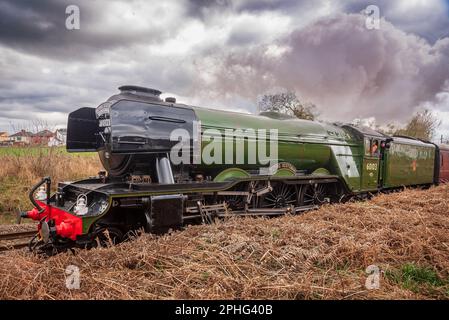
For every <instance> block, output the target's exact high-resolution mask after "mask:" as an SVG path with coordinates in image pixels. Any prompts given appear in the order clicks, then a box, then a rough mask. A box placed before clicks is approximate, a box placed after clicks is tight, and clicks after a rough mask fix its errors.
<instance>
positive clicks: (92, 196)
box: [22, 86, 440, 253]
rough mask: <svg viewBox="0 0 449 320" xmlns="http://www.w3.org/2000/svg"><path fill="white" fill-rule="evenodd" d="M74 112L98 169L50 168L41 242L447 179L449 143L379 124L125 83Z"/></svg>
mask: <svg viewBox="0 0 449 320" xmlns="http://www.w3.org/2000/svg"><path fill="white" fill-rule="evenodd" d="M119 89H120V93H119V94H117V95H114V96H112V97H110V98H109V99H108V100H107V101H106V102H104V103H102V104H100V106H99V107H97V108H81V109H79V110H77V111H74V112H73V113H71V114H70V115H69V119H68V137H67V149H68V151H69V152H98V154H99V157H100V159H101V162H102V164H103V166H104V168H105V171H104V172H100V173H99V174H98V176H96V177H91V178H88V179H85V180H81V181H76V182H60V183H59V184H58V187H57V191H56V192H55V193H54V194H51V193H50V191H51V190H52V188H51V185H52V181H51V179H50V178H44V179H43V180H42V181H41V182H40V183H39V184H37V185H36V186H35V187H34V188H33V190H31V193H30V200H31V202H32V203H33V205H34V209H33V210H31V211H28V212H25V213H23V214H22V216H23V217H27V218H31V219H34V220H37V221H39V237H38V239H37V240H35V241H34V242H33V243H32V246H33V247H35V248H40V249H41V250H45V251H46V252H50V253H52V252H56V251H59V250H64V249H66V248H72V247H83V248H85V247H87V248H88V247H92V246H96V245H98V244H105V243H107V242H111V241H112V242H114V243H118V242H121V241H123V240H124V239H126V238H127V237H129V235H130V234H133V233H135V232H137V231H138V230H145V231H146V232H151V233H164V232H167V231H169V230H175V229H180V228H182V227H183V226H184V225H186V224H193V223H210V222H213V221H214V219H216V218H220V217H225V216H229V215H251V216H274V215H281V214H298V213H300V212H303V211H306V210H310V209H313V208H316V207H317V206H319V205H321V204H323V203H330V202H336V201H342V200H344V199H347V198H350V197H355V196H358V197H363V196H366V195H368V194H371V193H373V192H378V191H381V190H391V189H396V188H401V187H403V186H409V185H410V186H412V185H413V186H430V185H432V184H435V183H438V179H439V167H440V164H439V160H438V159H440V157H439V147H438V146H436V145H434V144H432V143H429V142H425V141H420V140H416V139H412V138H406V137H390V136H387V135H384V134H382V133H379V132H376V131H374V130H371V129H369V128H358V127H354V126H351V125H330V124H324V123H320V122H314V121H306V120H299V119H296V118H291V117H288V116H285V115H280V114H277V113H272V112H265V113H262V114H260V115H251V114H244V113H236V112H227V111H222V110H215V109H206V108H199V107H193V106H188V105H184V104H180V103H177V102H176V99H174V98H167V99H165V101H163V100H162V99H161V98H160V95H161V92H160V91H158V90H155V89H149V88H143V87H137V86H123V87H120V88H119Z"/></svg>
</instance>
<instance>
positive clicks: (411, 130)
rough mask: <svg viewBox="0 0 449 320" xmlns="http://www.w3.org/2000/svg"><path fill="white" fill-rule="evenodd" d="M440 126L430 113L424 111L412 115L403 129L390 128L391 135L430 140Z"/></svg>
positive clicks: (439, 122) (426, 110) (439, 121)
mask: <svg viewBox="0 0 449 320" xmlns="http://www.w3.org/2000/svg"><path fill="white" fill-rule="evenodd" d="M440 125H441V120H439V119H438V118H437V117H436V116H435V115H434V114H433V113H432V111H430V110H428V109H425V110H424V111H421V112H417V113H415V114H414V115H413V117H412V119H411V120H410V122H409V123H408V124H407V125H406V126H405V127H404V128H399V129H397V128H395V127H394V126H392V127H391V129H392V131H393V132H392V133H393V134H395V135H404V136H409V137H414V138H419V139H424V140H432V138H433V137H434V136H435V132H436V130H437V129H438V127H439V126H440Z"/></svg>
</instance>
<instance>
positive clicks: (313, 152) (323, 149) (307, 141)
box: [194, 108, 363, 192]
mask: <svg viewBox="0 0 449 320" xmlns="http://www.w3.org/2000/svg"><path fill="white" fill-rule="evenodd" d="M194 110H195V113H196V115H197V117H198V119H199V120H200V121H201V130H202V133H203V139H204V132H205V131H206V130H207V131H208V133H211V134H210V136H211V139H210V141H204V140H203V141H202V146H201V147H202V150H203V151H204V148H205V147H206V146H208V145H209V144H210V143H214V141H215V140H214V138H215V137H219V139H222V140H223V141H225V130H227V129H228V130H235V129H241V130H243V132H244V130H246V129H253V130H258V129H266V130H267V140H268V139H269V136H268V135H269V133H268V130H269V129H277V130H278V139H279V140H278V161H279V162H287V163H290V164H292V165H293V166H295V167H296V169H297V170H298V171H300V172H303V173H304V174H312V173H313V172H314V171H316V170H321V172H323V170H325V171H324V172H327V173H330V174H333V175H338V176H341V177H342V178H343V180H344V181H345V182H346V184H347V186H348V188H349V189H350V190H352V191H354V192H357V191H360V190H361V174H360V173H361V168H362V161H363V157H362V156H361V154H362V153H363V143H362V142H361V141H359V140H357V138H356V137H355V136H354V135H352V134H351V133H350V132H349V131H347V130H345V129H343V128H341V127H337V126H333V125H328V124H324V123H320V122H316V121H307V120H300V119H285V120H278V119H272V118H268V117H265V116H256V115H251V114H243V113H235V112H226V111H222V110H212V109H204V108H194ZM211 130H212V131H211ZM231 137H232V138H231V140H232V141H229V142H230V143H231V144H233V150H234V158H233V159H230V161H228V164H226V159H225V157H224V155H225V146H224V145H225V143H222V144H221V146H222V161H221V162H222V163H223V164H221V165H210V164H206V163H202V165H201V166H200V168H201V169H203V170H211V169H213V168H218V169H219V170H223V169H226V168H228V167H238V168H241V169H244V170H256V169H259V168H261V167H268V166H269V165H268V164H265V163H261V162H260V161H257V163H254V164H250V163H249V159H248V153H249V152H248V150H249V145H248V141H251V142H254V143H255V145H256V149H255V150H258V149H257V143H256V140H255V139H254V138H251V137H250V138H249V139H248V138H247V139H245V142H235V141H236V140H235V139H236V138H239V137H240V138H241V137H242V135H241V133H238V132H237V133H236V134H234V135H233V136H231ZM228 138H229V135H228ZM238 143H244V150H245V159H244V163H237V161H236V160H237V159H236V157H235V150H237V145H238ZM266 150H267V154H268V155H269V154H270V150H269V143H268V142H267V146H266ZM359 155H360V156H359ZM257 160H260V159H257ZM348 166H349V168H348ZM317 172H318V173H319V172H320V171H317Z"/></svg>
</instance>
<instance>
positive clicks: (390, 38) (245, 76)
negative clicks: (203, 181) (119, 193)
mask: <svg viewBox="0 0 449 320" xmlns="http://www.w3.org/2000/svg"><path fill="white" fill-rule="evenodd" d="M68 5H76V6H78V7H79V9H80V29H79V30H68V29H67V28H66V19H67V17H68V15H67V14H66V7H67V6H68ZM368 5H377V6H378V8H379V9H380V16H381V20H380V24H379V29H376V28H374V29H369V28H367V26H366V19H367V16H366V14H365V13H364V9H365V8H366V7H367V6H368ZM370 21H371V20H370ZM124 84H135V85H142V86H147V87H153V88H157V89H160V90H162V91H164V92H165V93H166V95H173V96H176V97H177V98H178V101H180V102H184V103H190V104H195V105H198V106H205V107H215V108H225V109H228V110H239V111H243V110H244V111H248V112H256V101H257V98H258V97H260V95H262V94H264V93H267V92H276V91H279V90H294V91H296V92H297V94H298V96H299V97H301V99H303V100H306V101H310V102H313V103H315V104H316V105H317V106H318V108H319V112H320V117H321V118H323V119H325V120H340V121H351V120H353V119H354V118H375V119H376V121H377V123H379V124H386V123H389V122H398V123H401V122H402V123H403V122H406V121H407V120H408V119H409V118H410V116H411V115H412V114H413V112H415V111H416V110H419V109H420V108H424V107H427V108H431V109H432V110H434V111H435V112H436V113H437V114H438V116H439V117H440V118H441V120H442V121H443V125H442V127H441V128H440V132H439V133H444V134H447V135H449V1H447V0H446V1H445V0H427V1H425V0H397V1H394V0H392V1H391V0H390V1H388V0H381V1H364V0H362V1H360V0H359V1H356V0H353V1H335V0H333V1H331V0H306V1H293V0H286V1H273V0H262V1H256V0H216V1H206V0H203V1H179V0H176V1H154V2H153V1H137V0H136V1H100V0H97V1H93V0H84V1H83V0H81V1H77V0H70V1H65V0H62V1H61V0H51V1H20V0H9V1H8V0H0V131H10V132H11V131H12V130H13V127H16V128H17V127H20V126H23V125H25V126H26V124H27V123H29V122H30V121H33V120H35V119H45V120H46V121H48V122H49V123H51V124H55V125H64V124H65V122H66V118H67V113H68V112H70V111H73V110H75V109H77V108H79V107H85V106H90V107H96V106H97V105H99V104H100V103H101V102H102V101H104V100H105V99H106V98H108V97H109V96H111V95H113V94H114V93H116V92H117V87H119V86H120V85H124ZM11 124H13V125H11Z"/></svg>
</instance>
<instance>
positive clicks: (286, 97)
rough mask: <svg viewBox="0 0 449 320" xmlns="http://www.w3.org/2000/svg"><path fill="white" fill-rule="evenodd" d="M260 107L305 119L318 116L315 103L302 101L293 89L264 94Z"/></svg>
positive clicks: (313, 118) (262, 109)
mask: <svg viewBox="0 0 449 320" xmlns="http://www.w3.org/2000/svg"><path fill="white" fill-rule="evenodd" d="M259 108H260V110H261V111H265V112H266V111H272V112H278V113H282V114H288V115H291V116H295V117H296V118H299V119H305V120H315V119H316V117H317V116H318V113H317V112H316V106H315V105H314V104H313V103H310V102H306V103H303V102H301V101H300V100H299V99H298V97H297V96H296V93H294V92H291V91H289V92H285V93H276V94H266V95H264V96H263V97H262V99H261V100H260V101H259Z"/></svg>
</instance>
